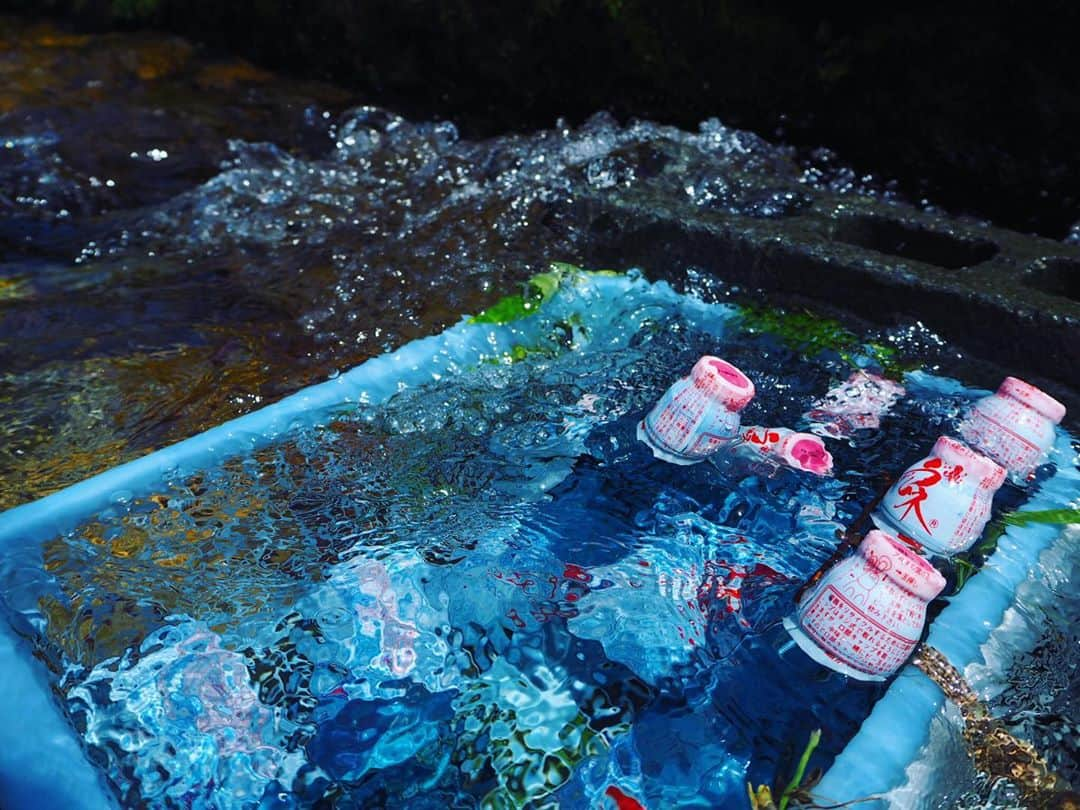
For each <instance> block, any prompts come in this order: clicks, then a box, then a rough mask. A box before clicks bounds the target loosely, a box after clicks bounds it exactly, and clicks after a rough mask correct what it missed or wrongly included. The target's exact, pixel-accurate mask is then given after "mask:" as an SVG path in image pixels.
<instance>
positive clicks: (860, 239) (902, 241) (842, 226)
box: [832, 216, 998, 270]
mask: <svg viewBox="0 0 1080 810" xmlns="http://www.w3.org/2000/svg"><path fill="white" fill-rule="evenodd" d="M832 236H833V239H835V240H836V241H838V242H845V243H846V244H849V245H857V246H858V247H864V248H867V249H868V250H874V251H877V252H878V253H885V254H887V255H889V256H899V257H901V258H904V259H915V260H916V261H920V262H926V263H927V264H934V265H937V266H938V267H945V268H947V269H949V270H958V269H960V268H961V267H970V266H972V265H975V264H981V263H982V262H985V261H986V260H987V259H990V258H993V257H994V256H995V255H996V254H997V252H998V246H997V245H995V244H994V243H993V242H991V241H989V240H988V239H964V238H961V237H957V236H950V235H949V234H944V233H938V232H936V231H930V230H926V229H924V228H919V227H917V226H914V225H908V224H906V223H904V222H897V221H895V220H891V219H885V218H884V217H868V216H863V217H845V218H843V219H841V220H840V221H839V222H838V223H837V225H836V227H835V228H834V229H833V232H832Z"/></svg>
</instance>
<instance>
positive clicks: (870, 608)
mask: <svg viewBox="0 0 1080 810" xmlns="http://www.w3.org/2000/svg"><path fill="white" fill-rule="evenodd" d="M944 587H945V578H944V577H942V576H941V574H940V573H938V571H937V570H936V569H935V568H934V567H933V566H932V565H930V563H929V562H927V561H926V560H925V559H923V558H922V557H920V556H919V555H918V554H916V553H915V552H914V551H912V550H911V549H910V548H908V547H907V546H905V545H904V544H903V543H902V542H901V541H900V540H897V539H896V538H895V537H892V536H891V535H888V534H886V533H885V532H882V531H878V530H876V529H875V530H873V531H871V532H869V533H868V534H867V535H866V537H865V538H863V541H862V543H860V544H859V549H858V552H857V553H856V554H853V555H852V556H850V557H848V558H846V559H844V560H841V561H840V562H839V563H837V564H836V565H835V566H833V567H832V568H831V569H829V571H827V572H826V574H825V576H823V577H822V578H821V580H820V581H819V582H818V583H817V584H816V585H815V586H814V587H813V588H811V589H810V590H809V591H807V592H806V594H805V595H804V596H803V598H802V599H801V600H800V602H799V605H798V608H797V610H796V612H795V616H794V617H788V618H786V619H784V627H785V628H787V631H788V632H789V633H790V634H791V637H792V638H793V639H794V640H795V642H796V643H797V644H798V645H799V647H801V648H802V650H803V651H804V652H805V653H806V654H807V655H809V656H810V657H811V658H813V659H814V660H815V661H817V662H818V663H820V664H824V665H825V666H827V667H829V668H830V669H833V670H836V671H837V672H841V673H843V674H845V675H849V676H850V677H852V678H856V679H858V680H861V681H881V680H884V679H885V678H887V677H888V676H889V675H891V674H892V673H894V672H895V671H896V670H898V669H899V668H900V667H901V666H902V665H903V663H904V662H905V661H906V660H907V659H908V656H909V655H911V652H912V650H914V649H915V645H916V644H918V643H919V638H920V637H921V636H922V631H923V625H924V624H925V623H926V606H927V604H928V603H929V602H930V601H931V600H933V599H934V598H935V597H936V596H937V595H938V594H939V593H941V590H942V589H943V588H944Z"/></svg>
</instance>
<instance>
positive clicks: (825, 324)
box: [739, 306, 916, 376]
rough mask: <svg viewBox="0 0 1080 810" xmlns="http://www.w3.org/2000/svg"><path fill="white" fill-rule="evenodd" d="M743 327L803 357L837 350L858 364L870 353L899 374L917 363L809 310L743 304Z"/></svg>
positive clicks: (741, 314)
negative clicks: (866, 340)
mask: <svg viewBox="0 0 1080 810" xmlns="http://www.w3.org/2000/svg"><path fill="white" fill-rule="evenodd" d="M739 321H740V323H741V324H742V326H743V328H744V329H746V330H747V331H749V332H751V333H767V334H770V335H773V336H774V337H776V338H778V339H779V340H780V342H781V343H783V344H784V345H785V346H787V347H788V348H789V349H791V350H793V351H796V352H798V353H799V354H801V355H803V356H804V357H815V356H817V355H819V354H822V353H823V352H834V353H836V354H837V355H839V356H840V358H841V359H843V360H844V361H845V362H846V363H849V364H850V365H851V366H853V367H858V363H857V362H856V358H857V357H860V356H862V357H867V356H868V357H869V358H870V359H871V360H872V361H873V362H874V363H876V364H877V365H879V366H880V367H881V369H882V370H883V371H884V372H885V373H886V374H888V375H890V376H900V375H901V374H902V373H903V372H904V371H908V370H910V369H912V368H914V367H916V364H912V363H906V362H904V361H903V360H902V359H901V358H900V356H899V354H898V353H897V351H896V349H894V348H893V347H892V346H886V345H884V344H881V343H874V342H870V343H864V342H862V341H861V340H859V338H858V336H857V335H856V334H855V333H854V332H851V331H850V330H849V329H846V328H845V327H844V326H843V324H841V323H840V322H839V321H837V320H834V319H832V318H826V317H824V316H821V315H818V314H816V313H813V312H810V311H809V310H798V311H794V312H788V311H785V310H780V309H773V308H767V307H758V306H744V307H742V308H741V311H740V313H739Z"/></svg>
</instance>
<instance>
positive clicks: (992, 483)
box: [931, 436, 1006, 489]
mask: <svg viewBox="0 0 1080 810" xmlns="http://www.w3.org/2000/svg"><path fill="white" fill-rule="evenodd" d="M931 455H935V456H937V457H938V458H940V459H941V460H942V461H946V462H948V463H949V464H952V465H953V466H956V465H960V466H962V467H963V468H964V469H965V470H967V471H968V472H970V473H971V474H972V475H974V476H975V477H976V478H978V479H979V484H980V486H982V487H983V488H984V489H997V488H998V487H1000V486H1001V485H1002V483H1003V482H1004V481H1005V475H1006V471H1005V468H1003V467H1001V466H1000V465H998V464H995V463H994V462H993V461H992V460H991V459H989V458H987V457H986V456H984V455H983V454H982V453H977V452H975V451H974V450H972V449H971V448H970V447H968V446H967V445H966V444H964V443H963V442H961V441H957V440H956V439H951V438H949V437H948V436H940V437H939V438H938V440H937V441H936V442H934V449H933V450H932V451H931Z"/></svg>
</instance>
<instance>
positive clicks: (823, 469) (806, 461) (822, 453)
mask: <svg viewBox="0 0 1080 810" xmlns="http://www.w3.org/2000/svg"><path fill="white" fill-rule="evenodd" d="M780 454H781V455H782V456H783V457H784V459H785V460H786V461H787V463H788V464H789V465H790V466H792V467H794V468H795V469H798V470H806V471H807V472H812V473H814V474H815V475H828V474H829V473H830V472H832V464H833V459H832V454H831V453H829V451H828V450H826V449H825V442H823V441H822V440H821V439H819V438H818V437H817V436H814V435H813V434H811V433H792V434H790V435H788V436H786V437H785V438H784V440H783V442H781V444H780Z"/></svg>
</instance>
